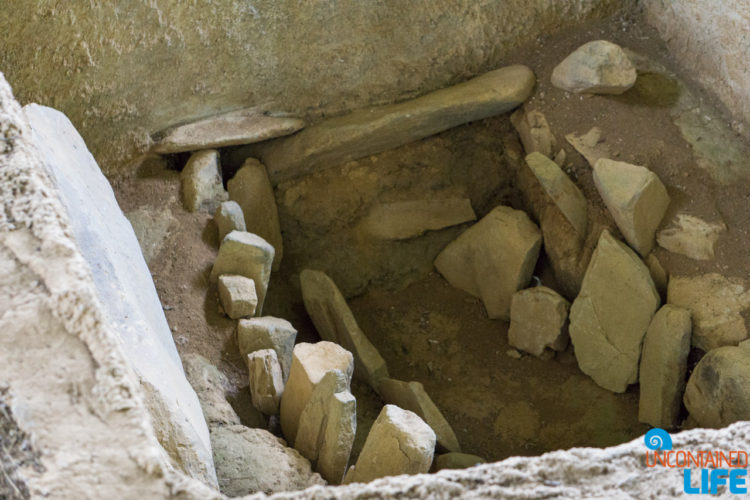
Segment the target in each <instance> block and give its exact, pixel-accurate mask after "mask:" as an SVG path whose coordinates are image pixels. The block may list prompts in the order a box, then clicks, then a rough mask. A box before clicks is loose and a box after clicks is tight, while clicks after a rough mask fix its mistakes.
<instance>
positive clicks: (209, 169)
mask: <svg viewBox="0 0 750 500" xmlns="http://www.w3.org/2000/svg"><path fill="white" fill-rule="evenodd" d="M180 180H181V181H182V202H183V204H184V205H185V210H187V211H188V212H199V211H200V212H208V213H211V214H212V213H214V212H215V211H216V209H217V208H218V207H219V204H221V202H222V201H224V200H226V199H227V192H226V191H225V190H224V184H223V183H222V180H221V166H220V165H219V152H218V151H216V150H215V149H208V150H205V151H198V152H196V153H193V154H192V155H191V156H190V159H189V160H188V162H187V164H186V165H185V168H183V169H182V172H180Z"/></svg>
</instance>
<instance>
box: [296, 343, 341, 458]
mask: <svg viewBox="0 0 750 500" xmlns="http://www.w3.org/2000/svg"><path fill="white" fill-rule="evenodd" d="M332 370H340V371H341V372H342V373H344V375H345V376H346V380H347V384H348V383H349V382H350V381H351V377H352V371H353V370H354V359H353V357H352V354H351V353H350V352H349V351H347V350H345V349H344V348H342V347H341V346H339V345H337V344H334V343H333V342H326V341H321V342H318V343H317V344H307V343H301V344H297V345H296V346H294V353H293V358H292V368H291V370H290V373H289V380H287V382H286V386H285V387H284V396H283V397H282V398H281V429H282V431H284V437H286V439H287V440H288V441H289V442H290V443H294V442H295V440H296V439H297V430H298V428H299V421H300V415H301V414H302V412H303V411H304V409H305V406H307V403H308V401H310V398H311V396H312V394H313V391H314V390H315V386H317V385H318V384H319V383H320V381H321V380H323V377H324V376H325V374H326V373H328V372H330V371H332ZM347 388H348V387H347Z"/></svg>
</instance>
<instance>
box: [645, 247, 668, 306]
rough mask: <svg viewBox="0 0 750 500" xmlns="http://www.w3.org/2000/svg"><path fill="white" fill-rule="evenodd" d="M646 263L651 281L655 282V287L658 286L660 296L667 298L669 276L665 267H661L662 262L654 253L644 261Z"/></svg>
mask: <svg viewBox="0 0 750 500" xmlns="http://www.w3.org/2000/svg"><path fill="white" fill-rule="evenodd" d="M644 263H645V264H646V266H647V267H648V271H649V272H650V273H651V279H653V280H654V285H655V286H656V290H657V291H658V292H659V295H661V296H662V297H666V296H667V284H668V283H669V274H668V273H667V271H666V269H664V266H662V265H661V261H660V260H659V258H658V257H657V256H656V255H654V252H651V253H650V254H648V257H646V259H645V260H644Z"/></svg>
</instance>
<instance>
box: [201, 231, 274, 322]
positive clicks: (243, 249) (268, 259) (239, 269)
mask: <svg viewBox="0 0 750 500" xmlns="http://www.w3.org/2000/svg"><path fill="white" fill-rule="evenodd" d="M273 254H274V251H273V247H272V246H271V245H269V244H268V242H267V241H266V240H264V239H263V238H261V237H260V236H258V235H255V234H252V233H248V232H245V231H232V232H231V233H229V234H228V235H226V237H225V238H224V240H223V241H222V242H221V246H220V247H219V255H217V256H216V261H214V267H213V268H212V269H211V277H210V279H211V282H213V283H216V282H217V281H218V279H219V276H221V275H222V274H238V275H240V276H245V277H246V278H250V279H252V280H253V281H254V282H255V292H256V294H257V295H258V307H257V308H256V311H255V313H256V314H257V315H258V316H260V314H261V313H262V312H263V302H264V301H265V300H266V291H267V290H268V280H270V279H271V264H272V263H273Z"/></svg>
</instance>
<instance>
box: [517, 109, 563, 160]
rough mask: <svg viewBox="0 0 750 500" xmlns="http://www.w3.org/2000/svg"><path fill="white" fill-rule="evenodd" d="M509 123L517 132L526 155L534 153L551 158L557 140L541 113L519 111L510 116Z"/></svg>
mask: <svg viewBox="0 0 750 500" xmlns="http://www.w3.org/2000/svg"><path fill="white" fill-rule="evenodd" d="M510 122H511V123H512V124H513V126H514V127H515V129H516V131H517V132H518V136H519V137H520V138H521V142H522V143H523V149H524V150H525V151H526V154H527V155H529V154H531V153H535V152H536V153H541V154H543V155H544V156H546V157H547V158H552V152H553V151H554V149H555V147H556V146H557V139H555V136H554V135H553V134H552V130H551V129H550V128H549V123H547V119H546V118H545V117H544V115H543V114H542V113H541V112H539V111H525V110H523V109H519V110H516V111H515V112H514V113H513V114H512V115H510Z"/></svg>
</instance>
